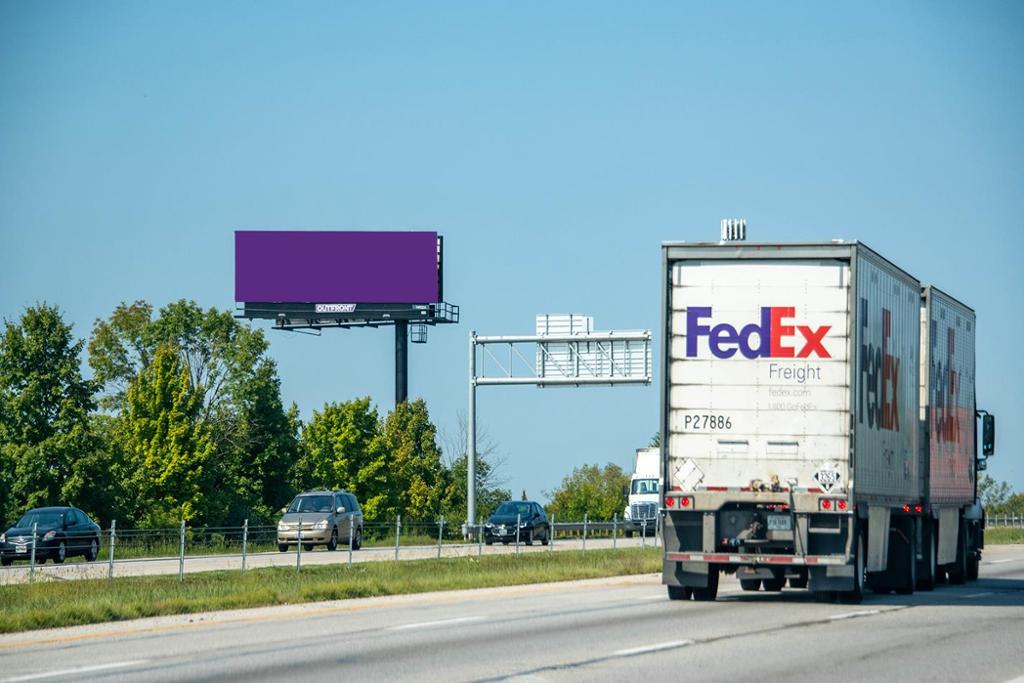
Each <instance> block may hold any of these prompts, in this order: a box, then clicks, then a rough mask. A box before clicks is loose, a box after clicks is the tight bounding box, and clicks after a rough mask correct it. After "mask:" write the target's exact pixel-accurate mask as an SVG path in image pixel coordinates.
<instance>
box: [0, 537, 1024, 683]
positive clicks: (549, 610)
mask: <svg viewBox="0 0 1024 683" xmlns="http://www.w3.org/2000/svg"><path fill="white" fill-rule="evenodd" d="M1022 677H1024V546H1020V545H1018V546H993V547H989V548H987V549H986V551H985V559H984V561H983V564H982V565H981V578H980V579H979V580H978V581H976V582H971V583H968V584H966V585H964V586H948V585H947V586H940V587H938V588H937V589H936V590H935V591H933V592H918V593H915V594H914V595H912V596H895V595H887V596H876V595H869V596H868V597H866V598H865V601H864V603H863V604H862V605H841V604H833V603H822V602H816V601H814V600H813V599H812V597H811V596H810V595H809V594H808V593H807V592H805V591H800V590H790V589H786V590H784V591H783V592H782V593H765V592H763V591H762V592H758V593H744V592H742V591H741V590H739V586H738V584H737V583H736V582H735V580H733V579H731V578H727V579H724V580H723V581H722V585H721V589H720V594H719V599H718V600H717V601H716V602H713V603H699V602H671V601H669V600H668V599H667V597H666V592H665V589H664V588H663V587H662V586H661V585H660V578H659V577H658V576H655V575H645V576H636V577H620V578H612V579H601V580H594V581H580V582H572V583H562V584H542V585H532V586H518V587H509V588H495V589H483V590H476V591H459V592H451V593H431V594H423V595H416V596H396V597H389V598H375V599H367V600H350V601H340V602H330V603H318V604H310V605H297V606H285V607H275V608H267V609H257V610H243V611H234V612H221V613H213V614H206V615H192V616H184V617H164V618H157V619H145V620H139V621H135V622H127V623H119V624H106V625H98V626H89V627H75V628H69V629H58V630H50V631H36V632H30V633H23V634H15V635H6V636H0V681H31V680H41V681H45V680H72V681H75V680H88V681H113V680H125V681H138V680H146V681H150V680H152V681H181V680H197V681H198V680H218V681H235V680H238V681H241V680H245V681H250V680H283V679H289V680H297V681H305V680H310V681H312V680H318V681H324V680H337V681H371V680H382V681H388V682H389V683H392V682H395V681H433V680H444V681H505V680H515V681H645V682H653V681H680V680H688V681H690V680H692V681H745V680H746V681H758V682H759V683H760V682H765V683H766V682H770V681H786V682H794V681H811V682H813V683H822V682H823V681H900V682H901V683H903V682H906V681H964V682H966V681H982V682H985V681H992V682H996V683H1004V682H1008V681H1024V678H1022Z"/></svg>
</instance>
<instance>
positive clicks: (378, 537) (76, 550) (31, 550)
mask: <svg viewBox="0 0 1024 683" xmlns="http://www.w3.org/2000/svg"><path fill="white" fill-rule="evenodd" d="M649 522H650V526H648V521H645V522H642V523H640V524H639V525H636V524H633V523H629V522H626V523H624V522H622V521H621V520H619V519H618V517H617V516H616V517H614V518H613V519H612V521H610V522H609V521H591V520H590V519H589V518H587V516H584V519H583V521H575V522H558V521H556V520H555V519H554V518H553V517H552V518H551V519H550V520H549V523H550V528H551V538H550V539H548V540H549V543H548V544H547V545H548V547H547V550H548V551H549V552H551V551H553V550H554V549H555V546H556V545H557V544H558V543H560V542H565V541H567V540H572V541H581V542H582V550H583V551H586V550H587V541H588V540H591V541H593V540H597V539H602V540H604V541H607V540H611V541H612V548H613V549H614V548H617V547H618V541H619V539H620V538H622V537H623V536H625V535H627V534H629V535H632V533H633V532H635V531H637V530H639V535H640V536H641V546H644V547H646V545H647V544H648V536H651V537H652V538H651V539H650V543H651V545H659V544H660V538H659V536H660V519H655V520H649ZM306 530H311V527H303V528H301V529H300V530H299V531H300V534H301V532H302V531H306ZM484 530H485V525H484V524H483V523H482V520H481V523H478V524H474V525H471V526H469V527H466V526H465V525H452V524H450V523H448V522H447V521H446V520H444V519H443V518H441V519H439V520H437V521H436V522H403V521H402V518H401V517H398V518H396V519H395V521H394V522H376V521H373V522H366V521H364V522H363V523H362V526H361V528H360V529H359V531H360V532H361V540H362V548H364V549H366V550H370V551H376V552H377V553H380V552H381V551H386V552H388V557H385V558H381V559H390V549H391V548H394V559H395V560H399V559H401V552H402V550H403V548H404V549H406V550H411V549H413V548H415V549H417V550H419V551H420V554H421V555H422V551H423V550H424V549H425V548H429V547H431V546H434V545H436V547H437V557H439V558H440V557H442V556H444V550H445V549H447V548H460V549H462V550H463V551H465V550H467V549H470V550H471V549H473V547H474V546H475V547H476V548H475V549H476V554H477V555H482V554H484V552H485V551H484V546H485V543H484V536H485V534H484ZM339 531H340V532H341V534H340V539H339V543H338V547H337V550H339V551H342V552H347V563H348V564H352V562H353V553H354V552H355V551H357V550H358V549H357V548H356V547H355V543H354V539H355V538H356V534H355V531H356V530H355V529H351V530H349V529H339ZM301 539H302V537H301V535H300V536H299V539H298V540H299V543H298V544H296V545H289V546H288V549H287V550H286V551H284V552H282V551H280V549H279V547H278V544H277V526H276V525H253V526H250V525H249V523H248V520H246V522H245V523H244V524H243V525H242V526H238V527H197V528H192V527H188V526H187V525H186V524H185V522H184V521H182V522H181V524H180V525H178V526H177V527H175V528H163V529H122V528H118V526H117V522H116V521H114V522H112V523H111V525H110V527H109V528H107V529H103V530H102V531H101V533H100V536H99V538H95V537H89V538H82V539H71V538H65V539H64V541H65V543H64V547H63V551H62V553H63V555H59V553H58V551H57V548H56V547H55V546H54V545H53V543H52V541H49V540H48V539H44V538H43V535H42V534H39V533H35V534H33V535H32V536H31V537H28V536H26V537H18V542H17V545H18V546H20V545H22V544H24V547H25V549H26V552H25V553H21V548H20V547H18V552H19V556H20V555H22V554H24V555H25V558H24V562H27V565H28V580H29V581H30V582H31V581H34V580H35V579H36V578H37V574H38V573H39V572H38V567H39V566H40V565H44V564H45V563H46V561H47V560H51V561H52V562H54V564H57V563H58V562H57V560H58V559H59V563H60V564H64V565H66V566H67V565H71V566H74V567H81V568H82V569H83V570H86V569H89V570H91V571H90V572H89V575H90V576H93V577H97V578H98V576H99V575H100V574H101V573H102V574H105V575H106V577H107V578H113V576H114V575H115V567H116V566H119V565H127V564H131V563H142V562H157V561H164V562H173V561H175V560H177V563H178V568H177V569H178V571H177V574H178V578H179V580H182V581H184V578H185V573H186V572H185V567H186V562H188V561H194V560H200V559H207V560H209V559H224V558H238V560H239V564H238V568H239V569H240V570H241V571H243V572H244V571H246V570H247V569H249V568H250V567H249V566H248V565H249V562H248V560H249V558H251V557H252V556H253V555H258V554H262V555H274V556H284V557H287V556H292V557H294V564H295V569H296V571H301V570H302V556H303V554H304V553H309V552H310V551H311V550H312V546H311V545H309V544H307V543H304V542H302V540H301ZM8 541H9V542H10V541H11V539H10V538H9V539H8ZM526 541H527V539H526V538H525V537H523V536H520V535H519V534H518V533H517V535H516V539H515V541H514V543H515V553H516V554H517V555H518V554H519V552H520V548H521V547H522V546H524V545H526ZM495 542H496V543H500V544H501V545H511V544H512V541H509V542H507V543H502V542H498V541H495ZM462 554H466V553H465V552H463V553H462ZM22 560H23V558H21V557H19V559H18V561H22ZM5 561H6V560H5ZM24 566H25V565H24V564H21V565H15V566H4V567H3V568H2V569H0V584H5V583H10V582H11V579H10V577H11V576H13V575H14V574H15V573H16V572H14V571H12V570H20V569H23V568H24ZM103 569H106V571H105V572H103V571H102V570H103ZM5 574H7V575H8V576H5Z"/></svg>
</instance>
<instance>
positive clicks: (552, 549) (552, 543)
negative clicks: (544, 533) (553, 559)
mask: <svg viewBox="0 0 1024 683" xmlns="http://www.w3.org/2000/svg"><path fill="white" fill-rule="evenodd" d="M550 531H551V533H550V536H551V538H549V539H548V552H549V553H553V552H555V535H556V532H555V516H554V515H551V529H550Z"/></svg>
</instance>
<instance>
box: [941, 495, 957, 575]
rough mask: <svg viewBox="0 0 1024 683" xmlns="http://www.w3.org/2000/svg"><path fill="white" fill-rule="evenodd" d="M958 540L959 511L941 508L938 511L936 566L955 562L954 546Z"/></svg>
mask: <svg viewBox="0 0 1024 683" xmlns="http://www.w3.org/2000/svg"><path fill="white" fill-rule="evenodd" d="M959 539H960V510H958V509H957V508H941V509H940V510H939V552H938V556H937V557H936V559H935V562H936V564H939V565H943V564H953V563H954V562H956V559H957V558H956V550H957V548H956V544H957V542H958V541H959Z"/></svg>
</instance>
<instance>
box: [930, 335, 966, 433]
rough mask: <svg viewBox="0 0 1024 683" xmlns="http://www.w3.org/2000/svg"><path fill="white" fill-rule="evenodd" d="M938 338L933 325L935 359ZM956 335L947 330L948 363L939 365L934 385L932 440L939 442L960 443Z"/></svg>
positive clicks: (932, 340)
mask: <svg viewBox="0 0 1024 683" xmlns="http://www.w3.org/2000/svg"><path fill="white" fill-rule="evenodd" d="M937 346H938V335H937V334H936V333H935V323H934V322H932V336H931V348H932V354H933V356H932V357H933V358H934V356H935V354H936V351H937V350H938V349H937V348H936V347H937ZM955 347H956V334H955V332H954V331H953V328H952V327H950V328H948V329H947V330H946V362H945V365H943V363H942V361H939V362H938V363H937V364H936V368H935V380H934V382H933V385H932V391H933V396H932V438H934V439H935V440H936V441H939V442H942V441H947V442H950V443H960V420H959V419H958V418H957V408H958V407H959V405H960V373H959V372H957V371H956V370H955V369H954V368H953V351H954V350H955Z"/></svg>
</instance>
